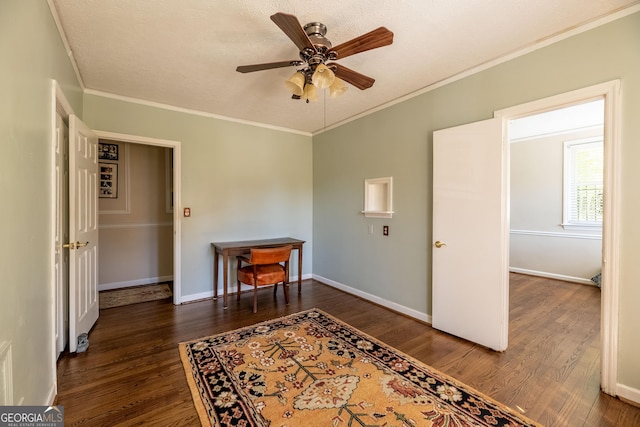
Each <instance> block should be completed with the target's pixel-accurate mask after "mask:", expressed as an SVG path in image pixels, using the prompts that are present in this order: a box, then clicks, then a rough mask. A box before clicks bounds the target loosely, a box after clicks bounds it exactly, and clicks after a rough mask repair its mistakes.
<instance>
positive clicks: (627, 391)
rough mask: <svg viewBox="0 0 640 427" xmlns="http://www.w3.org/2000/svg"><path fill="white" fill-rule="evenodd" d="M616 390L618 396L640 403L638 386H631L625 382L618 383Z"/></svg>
mask: <svg viewBox="0 0 640 427" xmlns="http://www.w3.org/2000/svg"><path fill="white" fill-rule="evenodd" d="M616 391H617V394H618V397H621V398H623V399H625V400H629V401H631V402H633V403H635V404H637V405H640V390H638V389H637V388H633V387H629V386H626V385H624V384H616Z"/></svg>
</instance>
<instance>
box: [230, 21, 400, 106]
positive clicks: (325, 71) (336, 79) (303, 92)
mask: <svg viewBox="0 0 640 427" xmlns="http://www.w3.org/2000/svg"><path fill="white" fill-rule="evenodd" d="M271 20H272V21H273V22H274V23H275V24H276V25H277V26H278V27H280V29H281V30H282V31H283V32H284V33H285V34H286V35H287V37H289V38H290V39H291V41H292V42H293V43H294V44H295V45H296V46H297V47H298V49H299V50H300V55H299V56H300V59H299V60H298V59H294V60H291V61H280V62H270V63H266V64H254V65H241V66H239V67H237V68H236V71H238V72H240V73H251V72H254V71H262V70H270V69H273V68H283V67H302V68H300V69H298V70H297V71H296V73H295V74H294V75H293V76H291V78H290V79H289V80H287V81H286V82H285V85H286V86H287V88H289V89H290V90H291V92H292V93H293V96H292V98H294V99H304V100H306V101H307V102H309V101H315V100H317V94H316V88H321V89H322V88H329V91H330V96H331V97H332V98H334V97H336V96H339V95H340V94H342V93H343V92H344V91H345V90H346V89H347V86H346V85H344V83H343V80H344V81H345V82H347V83H350V84H352V85H353V86H355V87H357V88H358V89H360V90H364V89H368V88H370V87H371V86H373V83H374V82H375V79H373V78H371V77H368V76H365V75H364V74H360V73H358V72H357V71H354V70H351V69H349V68H347V67H345V66H344V65H340V64H338V63H336V62H330V61H335V60H339V59H342V58H346V57H347V56H351V55H355V54H356V53H360V52H365V51H367V50H371V49H376V48H379V47H383V46H387V45H390V44H391V43H393V33H392V32H391V31H389V30H388V29H386V28H385V27H380V28H377V29H375V30H373V31H370V32H368V33H366V34H363V35H361V36H359V37H356V38H354V39H352V40H349V41H347V42H344V43H342V44H339V45H338V46H335V47H333V46H332V44H331V42H330V41H329V40H327V38H326V37H325V35H326V33H327V27H326V26H325V25H324V24H322V23H320V22H311V23H309V24H306V25H305V26H304V27H302V26H301V25H300V22H299V21H298V18H296V17H295V16H294V15H289V14H286V13H281V12H278V13H276V14H274V15H271Z"/></svg>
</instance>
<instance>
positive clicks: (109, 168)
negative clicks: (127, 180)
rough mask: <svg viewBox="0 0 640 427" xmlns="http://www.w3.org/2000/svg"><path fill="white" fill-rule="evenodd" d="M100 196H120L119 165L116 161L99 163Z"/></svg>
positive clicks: (113, 197) (115, 197)
mask: <svg viewBox="0 0 640 427" xmlns="http://www.w3.org/2000/svg"><path fill="white" fill-rule="evenodd" d="M99 169H100V171H99V172H100V193H99V194H100V197H102V198H106V199H117V198H118V165H117V164H115V163H99Z"/></svg>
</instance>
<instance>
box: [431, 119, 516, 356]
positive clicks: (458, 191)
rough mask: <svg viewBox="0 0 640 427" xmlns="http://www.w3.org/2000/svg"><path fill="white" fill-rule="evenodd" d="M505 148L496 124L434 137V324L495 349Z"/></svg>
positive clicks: (504, 328) (501, 298) (503, 344)
mask: <svg viewBox="0 0 640 427" xmlns="http://www.w3.org/2000/svg"><path fill="white" fill-rule="evenodd" d="M507 190H508V144H506V143H505V142H503V139H502V119H500V118H498V119H491V120H486V121H483V122H477V123H471V124H468V125H463V126H458V127H455V128H450V129H444V130H441V131H436V132H434V135H433V258H432V264H433V271H432V282H433V308H432V312H433V313H432V322H433V323H432V324H433V327H434V328H436V329H439V330H442V331H444V332H447V333H450V334H453V335H456V336H458V337H461V338H464V339H467V340H469V341H473V342H475V343H478V344H481V345H483V346H486V347H489V348H492V349H494V350H498V351H503V350H505V349H506V348H507V342H508V328H509V275H508V267H509V262H508V261H509V252H508V249H509V244H508V243H509V240H508V239H509V235H508V199H507V196H506V195H507V194H508V191H507Z"/></svg>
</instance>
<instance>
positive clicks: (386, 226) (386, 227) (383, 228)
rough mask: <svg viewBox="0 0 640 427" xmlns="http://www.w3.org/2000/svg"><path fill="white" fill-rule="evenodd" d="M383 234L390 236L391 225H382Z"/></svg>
mask: <svg viewBox="0 0 640 427" xmlns="http://www.w3.org/2000/svg"><path fill="white" fill-rule="evenodd" d="M382 235H383V236H388V235H389V226H388V225H383V226H382Z"/></svg>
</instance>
